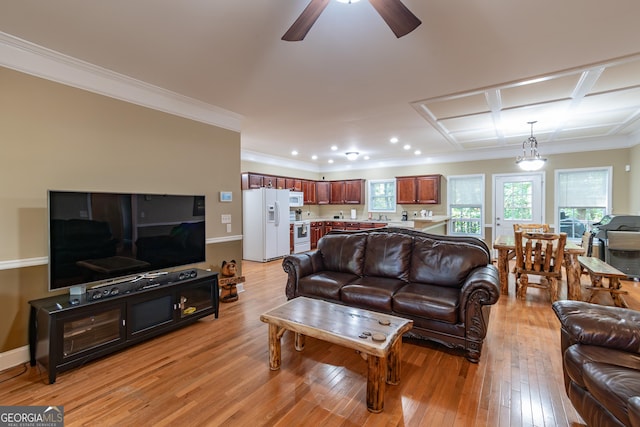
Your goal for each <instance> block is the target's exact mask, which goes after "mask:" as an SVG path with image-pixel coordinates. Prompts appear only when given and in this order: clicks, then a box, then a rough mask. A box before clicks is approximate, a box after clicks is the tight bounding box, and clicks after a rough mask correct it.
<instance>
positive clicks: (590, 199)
mask: <svg viewBox="0 0 640 427" xmlns="http://www.w3.org/2000/svg"><path fill="white" fill-rule="evenodd" d="M555 203H556V209H555V212H556V224H559V228H560V232H564V233H567V237H568V238H569V239H580V238H582V234H583V233H584V232H585V231H587V230H589V229H590V228H591V225H592V224H593V223H594V222H598V221H600V220H601V219H602V217H603V216H604V215H606V214H607V213H608V212H611V167H604V168H589V169H565V170H556V201H555ZM556 229H558V227H556Z"/></svg>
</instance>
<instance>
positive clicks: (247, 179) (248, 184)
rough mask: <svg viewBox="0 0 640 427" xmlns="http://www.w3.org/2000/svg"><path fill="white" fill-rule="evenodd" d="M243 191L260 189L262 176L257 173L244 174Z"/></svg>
mask: <svg viewBox="0 0 640 427" xmlns="http://www.w3.org/2000/svg"><path fill="white" fill-rule="evenodd" d="M241 181H242V189H243V190H248V189H251V188H260V187H263V185H262V175H259V174H255V173H243V174H242V176H241Z"/></svg>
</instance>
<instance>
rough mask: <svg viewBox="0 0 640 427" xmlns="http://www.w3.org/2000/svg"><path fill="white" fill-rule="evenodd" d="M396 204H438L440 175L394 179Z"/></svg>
mask: <svg viewBox="0 0 640 427" xmlns="http://www.w3.org/2000/svg"><path fill="white" fill-rule="evenodd" d="M396 203H398V204H400V205H402V204H405V205H407V204H409V205H410V204H429V205H433V204H439V203H440V175H423V176H399V177H396Z"/></svg>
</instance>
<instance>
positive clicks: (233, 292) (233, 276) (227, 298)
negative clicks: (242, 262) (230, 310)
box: [218, 259, 244, 302]
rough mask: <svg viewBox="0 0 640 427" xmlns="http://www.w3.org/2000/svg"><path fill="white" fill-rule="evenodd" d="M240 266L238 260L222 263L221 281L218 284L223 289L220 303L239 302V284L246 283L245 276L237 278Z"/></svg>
mask: <svg viewBox="0 0 640 427" xmlns="http://www.w3.org/2000/svg"><path fill="white" fill-rule="evenodd" d="M237 274H238V266H237V264H236V260H234V259H232V260H231V261H229V262H227V261H222V265H221V266H220V279H219V280H218V283H219V285H220V288H221V289H222V293H221V295H220V302H233V301H237V300H238V289H237V286H236V285H237V284H238V283H242V282H244V276H237Z"/></svg>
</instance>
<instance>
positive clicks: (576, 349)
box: [563, 344, 640, 388]
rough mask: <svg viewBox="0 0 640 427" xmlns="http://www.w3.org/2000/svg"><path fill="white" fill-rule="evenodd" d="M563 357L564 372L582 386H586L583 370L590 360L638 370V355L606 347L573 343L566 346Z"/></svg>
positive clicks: (639, 367)
mask: <svg viewBox="0 0 640 427" xmlns="http://www.w3.org/2000/svg"><path fill="white" fill-rule="evenodd" d="M563 357H564V367H565V372H566V373H567V375H568V376H569V378H571V379H572V380H573V382H575V383H576V384H578V385H579V386H580V387H582V388H586V384H585V382H584V372H583V370H584V368H585V366H587V365H588V364H590V363H592V362H596V363H608V364H611V365H615V366H621V367H625V368H629V369H635V370H638V371H639V372H640V355H638V354H635V353H629V352H626V351H622V350H615V349H612V348H607V347H601V346H596V345H584V344H574V345H572V346H570V347H569V348H567V350H566V351H565V353H564V356H563Z"/></svg>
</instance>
